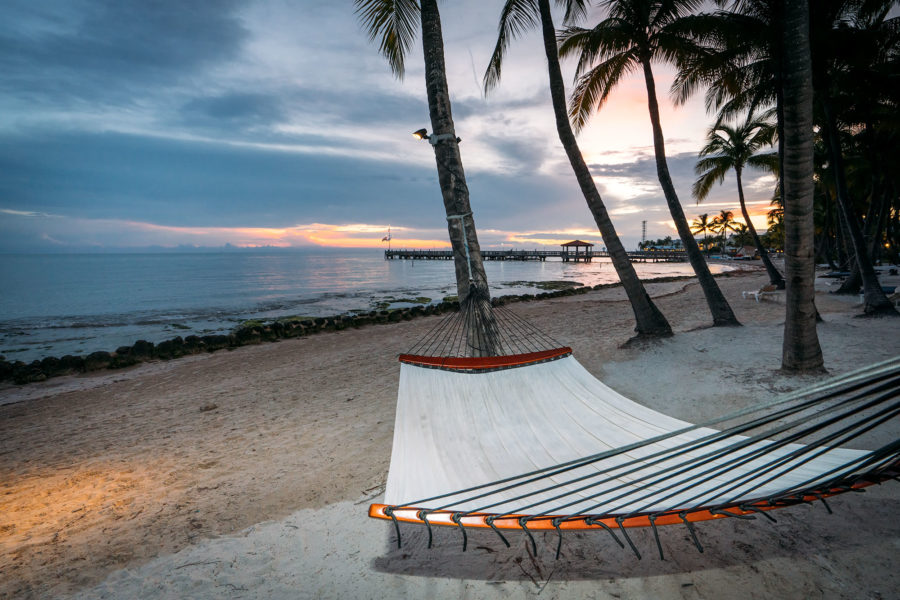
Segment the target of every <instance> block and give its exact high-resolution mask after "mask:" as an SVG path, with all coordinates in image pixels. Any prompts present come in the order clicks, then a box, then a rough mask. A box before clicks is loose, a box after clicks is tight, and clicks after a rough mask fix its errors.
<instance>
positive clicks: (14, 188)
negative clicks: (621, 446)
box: [0, 0, 773, 252]
mask: <svg viewBox="0 0 900 600" xmlns="http://www.w3.org/2000/svg"><path fill="white" fill-rule="evenodd" d="M500 6H501V2H499V1H497V2H484V1H483V0H454V1H453V2H443V3H442V4H441V10H442V18H443V27H444V41H445V46H446V57H447V70H448V79H449V84H450V93H451V98H452V102H453V114H454V118H455V121H456V131H457V134H458V135H459V136H461V137H462V139H463V142H462V145H461V152H462V158H463V164H464V166H465V170H466V175H467V178H468V183H469V189H470V193H471V201H472V207H473V210H474V213H475V219H476V224H477V226H478V229H479V237H480V239H481V241H482V245H483V246H486V247H498V248H499V247H518V248H523V247H535V246H537V245H538V244H542V243H543V244H558V243H560V242H561V241H566V240H568V239H571V238H573V237H581V238H586V239H590V240H593V241H598V242H599V241H600V237H599V235H598V234H597V232H596V228H595V227H594V225H593V220H592V218H591V215H590V213H589V211H588V210H587V207H586V205H585V202H584V199H583V197H582V196H581V194H580V192H579V190H578V187H577V185H576V183H575V180H574V177H573V175H572V172H571V170H570V168H569V165H568V162H567V160H566V158H565V154H564V153H563V151H562V148H561V146H560V145H559V141H558V138H557V135H556V130H555V127H554V123H553V114H552V109H551V106H550V99H549V91H548V87H547V74H546V70H545V69H546V65H545V59H544V57H543V49H542V46H541V42H540V38H539V36H538V35H537V33H535V34H532V35H530V36H528V37H524V38H522V39H520V40H517V41H516V42H514V44H513V46H512V47H511V49H510V53H509V55H508V59H507V62H506V64H505V67H504V70H503V81H502V83H501V85H500V87H499V88H498V89H497V90H496V91H495V92H493V93H492V94H491V95H489V96H487V97H485V96H484V95H483V94H482V92H481V84H480V82H481V77H482V75H483V73H484V69H485V67H486V65H487V61H488V58H489V57H490V53H491V51H492V49H493V45H494V43H495V41H496V21H497V16H498V15H499V10H500ZM567 67H568V68H567V78H568V81H571V74H572V69H571V65H567ZM423 72H424V68H423V63H422V55H421V47H420V45H418V43H417V44H416V46H415V47H414V48H413V50H412V52H411V53H410V55H409V56H408V59H407V73H406V77H405V78H404V79H403V80H397V79H396V78H394V77H393V75H392V74H391V72H390V69H389V68H388V65H387V63H386V61H385V60H384V59H383V58H382V57H381V56H380V55H379V54H378V53H377V51H376V48H375V47H374V46H373V45H372V44H370V43H369V41H368V40H367V37H366V35H365V34H364V32H363V31H362V29H361V27H360V26H359V23H358V21H357V18H356V16H355V14H354V12H353V7H352V2H350V1H349V0H346V1H342V2H290V1H287V0H284V1H282V0H258V1H241V2H238V1H232V0H217V1H216V2H178V1H175V0H159V1H155V2H147V1H146V0H59V1H52V0H46V1H42V2H34V1H33V0H5V1H4V8H3V19H2V20H0V73H2V76H0V252H21V251H81V250H85V249H92V248H101V249H102V248H105V249H121V248H143V247H151V246H163V247H174V246H180V245H184V246H200V247H221V246H224V245H226V244H230V245H232V246H266V245H273V246H344V247H348V246H363V247H364V246H372V247H380V246H382V243H381V238H382V237H383V236H384V235H385V233H386V230H387V228H388V226H389V225H390V226H391V228H392V232H393V237H394V242H393V243H394V245H395V246H406V247H412V246H419V247H438V246H441V245H446V235H447V231H446V224H445V223H446V221H445V218H444V211H443V205H442V202H441V196H440V190H439V187H438V183H437V174H436V170H435V164H434V155H433V152H432V150H431V148H430V146H429V145H428V144H427V143H425V142H422V141H417V140H416V139H414V138H413V137H412V136H411V135H410V132H412V131H414V130H416V129H419V128H420V127H428V128H429V129H430V126H429V125H430V124H429V119H428V106H427V103H426V99H425V85H424V79H423ZM656 78H657V88H658V89H659V90H660V92H661V93H662V92H664V91H665V90H667V89H668V86H669V84H670V83H671V79H672V72H671V70H670V69H668V68H666V67H665V66H663V65H659V66H657V67H656ZM660 101H661V104H662V120H663V129H664V132H665V134H666V143H667V152H668V155H669V165H670V169H671V171H672V174H673V178H674V181H675V184H676V187H677V189H678V191H679V194H680V197H681V200H682V204H683V205H684V207H685V210H686V212H687V213H688V216H689V218H691V219H692V218H693V217H694V216H696V215H697V214H698V213H701V212H708V213H710V214H711V215H713V214H716V213H718V211H719V210H721V209H723V208H724V209H730V210H734V211H735V213H738V208H737V201H736V192H735V186H734V184H733V182H732V181H727V182H726V184H725V185H723V186H721V187H718V188H716V189H715V190H714V192H713V194H712V196H711V197H710V198H709V199H708V200H707V201H705V202H704V203H703V204H702V205H700V206H697V205H696V204H695V202H694V201H693V199H691V197H690V185H691V182H692V181H693V178H694V175H693V165H694V162H695V160H696V153H697V151H698V149H699V148H700V147H701V145H702V142H703V138H704V135H705V133H706V129H707V127H708V126H709V123H710V118H709V117H708V116H707V115H706V114H705V111H704V109H703V103H702V98H699V97H698V98H695V99H694V100H692V101H691V102H690V103H689V104H687V105H685V106H682V107H674V106H673V105H672V104H671V103H670V102H669V101H668V99H667V98H664V97H661V98H660ZM579 142H580V144H581V148H582V151H583V152H584V154H585V157H586V159H587V160H588V162H589V164H590V165H591V167H592V170H593V173H594V176H595V180H596V182H597V185H598V188H599V190H600V193H601V195H602V196H603V199H604V202H605V203H606V205H607V207H608V209H609V210H610V213H611V214H612V216H613V219H614V222H615V224H616V227H617V229H618V231H619V233H620V235H621V236H622V237H623V238H624V240H625V243H626V246H627V247H629V248H631V247H634V246H636V244H637V242H638V241H639V239H640V235H641V222H642V221H644V220H646V221H647V233H648V237H651V238H656V237H662V236H664V235H673V236H674V235H675V233H674V228H673V226H672V224H671V222H670V219H669V215H668V211H667V209H666V207H665V202H664V200H663V196H662V192H661V191H660V189H659V184H658V182H657V179H656V171H655V163H654V160H653V148H652V138H651V132H650V124H649V119H648V116H647V108H646V91H645V88H644V84H643V78H642V77H637V78H633V79H629V80H627V81H625V82H623V83H622V84H621V85H620V86H619V88H617V90H616V92H615V93H614V95H613V97H612V99H611V101H610V102H609V103H608V105H607V106H606V107H604V109H603V111H602V112H600V113H599V114H597V115H595V116H594V118H593V119H592V121H591V123H590V124H589V126H588V127H587V128H586V130H585V131H583V132H582V134H581V135H580V137H579ZM747 179H748V181H747V182H746V187H747V192H748V200H749V201H750V203H751V206H752V207H754V208H753V210H754V211H755V212H756V213H758V214H759V215H760V217H759V220H758V221H757V219H756V218H754V222H756V223H757V225H759V226H762V227H764V226H765V225H764V223H765V218H764V216H763V215H764V214H765V211H766V210H767V209H768V199H769V197H770V196H771V189H772V186H773V181H772V179H771V178H768V177H762V176H760V174H753V173H749V174H748V177H747Z"/></svg>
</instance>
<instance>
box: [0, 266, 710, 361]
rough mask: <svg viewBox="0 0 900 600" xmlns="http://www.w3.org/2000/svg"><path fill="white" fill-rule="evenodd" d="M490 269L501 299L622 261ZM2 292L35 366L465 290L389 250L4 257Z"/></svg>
mask: <svg viewBox="0 0 900 600" xmlns="http://www.w3.org/2000/svg"><path fill="white" fill-rule="evenodd" d="M635 268H636V270H637V272H638V275H639V276H640V277H641V278H643V279H650V278H654V277H667V276H673V275H689V274H691V270H690V266H689V265H688V264H686V263H684V264H681V263H679V264H667V263H655V264H654V263H650V264H636V265H635ZM711 268H712V269H713V270H717V269H718V270H722V269H723V267H721V266H717V265H711ZM485 269H486V271H487V275H488V279H489V281H490V283H491V289H492V291H493V294H494V295H505V294H522V293H535V292H538V291H540V290H539V289H537V288H536V287H535V285H534V283H535V282H547V281H569V282H578V283H580V284H581V285H596V284H598V283H610V282H615V281H617V280H618V278H617V277H616V273H615V271H614V269H613V268H612V265H611V264H609V262H607V261H599V260H598V261H595V262H592V263H563V262H552V261H548V262H492V261H489V262H486V263H485ZM0 290H2V291H0V354H3V355H5V356H6V357H7V359H8V360H26V361H27V360H33V359H35V358H40V357H43V356H47V355H51V354H52V355H61V354H66V353H73V354H84V353H87V352H91V351H94V350H99V349H104V350H113V349H115V348H116V347H117V346H120V345H125V344H131V343H133V342H134V341H135V340H137V339H147V340H150V341H154V342H155V341H161V340H163V339H167V338H171V337H174V336H176V335H182V336H184V335H191V334H199V335H204V334H208V333H220V332H225V331H229V330H231V329H232V328H233V327H234V326H235V325H236V324H237V323H240V322H242V321H244V320H247V319H254V318H259V319H271V318H276V317H283V316H312V317H315V316H327V315H334V314H340V313H346V312H350V311H368V310H373V309H376V308H383V307H385V306H404V305H406V306H408V305H410V301H415V302H424V301H430V302H440V301H441V300H442V299H443V298H444V297H445V296H450V295H455V294H456V285H455V279H454V271H453V263H452V262H451V261H443V260H440V261H409V260H406V261H404V260H384V257H383V254H382V253H381V252H380V251H372V250H362V251H361V250H347V251H342V252H340V253H336V252H335V253H330V252H277V251H265V252H219V253H201V252H191V253H158V254H49V255H47V254H45V255H2V256H0ZM426 299H427V300H426Z"/></svg>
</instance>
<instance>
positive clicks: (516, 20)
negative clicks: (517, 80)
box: [483, 0, 541, 94]
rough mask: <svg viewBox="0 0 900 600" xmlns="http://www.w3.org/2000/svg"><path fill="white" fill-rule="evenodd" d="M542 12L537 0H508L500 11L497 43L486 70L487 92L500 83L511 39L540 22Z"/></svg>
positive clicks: (485, 88)
mask: <svg viewBox="0 0 900 600" xmlns="http://www.w3.org/2000/svg"><path fill="white" fill-rule="evenodd" d="M540 21H541V19H540V14H539V12H538V5H537V2H536V1H535V0H507V1H506V4H504V5H503V10H502V11H500V24H499V25H498V26H497V44H496V45H495V46H494V52H493V54H491V60H490V62H489V63H488V67H487V70H486V71H485V72H484V78H483V83H484V92H485V94H486V93H488V92H490V91H491V90H492V89H494V88H495V87H497V86H498V85H499V84H500V69H501V67H502V66H503V55H504V54H505V53H506V49H507V48H508V47H509V43H510V41H512V40H513V39H515V38H516V37H518V36H520V35H522V34H523V33H525V32H526V31H528V30H529V29H531V28H533V27H536V26H537V25H538V23H540Z"/></svg>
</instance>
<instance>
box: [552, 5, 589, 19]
mask: <svg viewBox="0 0 900 600" xmlns="http://www.w3.org/2000/svg"><path fill="white" fill-rule="evenodd" d="M556 4H557V5H559V6H564V7H565V9H566V12H565V15H564V16H563V21H562V22H563V24H564V25H571V24H573V23H577V22H579V21H581V20H582V19H584V18H585V17H586V16H587V11H588V8H589V6H590V2H588V0H556Z"/></svg>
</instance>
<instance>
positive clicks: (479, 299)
mask: <svg viewBox="0 0 900 600" xmlns="http://www.w3.org/2000/svg"><path fill="white" fill-rule="evenodd" d="M420 15H421V20H422V50H423V51H424V54H425V87H426V90H427V92H428V112H429V114H430V116H431V130H432V141H435V142H436V143H435V144H434V145H433V146H432V147H433V148H434V157H435V162H436V163H437V170H438V181H439V182H440V185H441V195H442V196H443V199H444V209H445V210H446V212H447V230H448V232H449V234H450V244H451V246H452V248H453V258H454V266H455V268H456V291H457V295H458V297H459V304H460V307H461V309H464V307H465V306H467V305H466V299H467V298H468V297H469V295H470V293H471V294H473V297H472V299H471V301H472V302H471V304H472V308H473V310H476V311H477V312H478V315H479V318H470V319H467V323H468V324H469V325H468V328H467V331H466V337H467V340H466V341H467V343H466V346H467V349H468V353H469V355H470V356H492V355H495V354H497V353H498V351H499V349H498V348H496V347H495V341H496V340H497V339H498V336H497V332H496V323H495V322H494V319H493V316H492V315H491V312H490V291H489V288H488V282H487V275H486V274H485V272H484V264H483V262H482V259H481V247H480V246H479V244H478V234H477V233H476V231H475V219H474V217H473V216H472V208H471V206H470V205H469V188H468V186H467V185H466V175H465V172H464V171H463V166H462V158H461V157H460V154H459V143H458V142H457V140H456V130H455V129H454V126H453V115H452V113H451V110H450V92H449V90H448V88H447V75H446V67H445V64H444V39H443V35H442V33H441V15H440V13H439V12H438V7H437V0H421V2H420ZM436 136H440V137H436Z"/></svg>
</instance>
